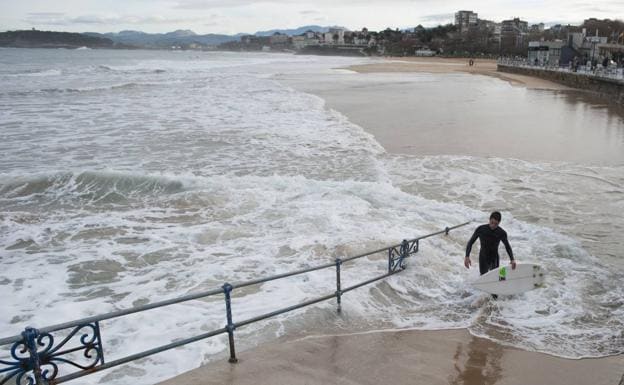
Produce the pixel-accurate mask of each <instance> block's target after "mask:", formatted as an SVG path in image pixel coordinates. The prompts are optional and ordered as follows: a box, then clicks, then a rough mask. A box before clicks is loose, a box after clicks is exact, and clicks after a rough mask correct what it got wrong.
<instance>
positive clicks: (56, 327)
mask: <svg viewBox="0 0 624 385" xmlns="http://www.w3.org/2000/svg"><path fill="white" fill-rule="evenodd" d="M469 223H470V221H469V222H465V223H462V224H459V225H456V226H452V227H447V228H445V229H444V230H441V231H438V232H435V233H431V234H427V235H423V236H420V237H416V238H413V239H409V240H408V242H413V241H417V240H421V239H425V238H429V237H433V236H435V235H440V234H444V233H448V231H450V230H454V229H456V228H459V227H462V226H466V225H467V224H469ZM399 246H401V244H400V243H397V244H395V245H391V246H387V247H384V248H381V249H378V250H374V251H368V252H365V253H362V254H358V255H355V256H353V257H347V258H343V259H342V262H343V263H344V262H348V261H352V260H355V259H359V258H363V257H367V256H369V255H373V254H377V253H380V252H382V251H386V250H388V249H391V248H393V247H399ZM334 266H336V264H335V262H331V263H326V264H323V265H319V266H314V267H309V268H306V269H300V270H295V271H291V272H287V273H283V274H276V275H273V276H270V277H266V278H260V279H256V280H251V281H246V282H240V283H233V284H231V286H232V289H236V288H242V287H246V286H251V285H257V284H260V283H265V282H269V281H274V280H277V279H281V278H287V277H292V276H295V275H299V274H305V273H309V272H312V271H316V270H322V269H327V268H330V267H334ZM217 294H223V289H222V288H218V289H213V290H208V291H204V292H199V293H193V294H188V295H185V296H181V297H176V298H172V299H168V300H163V301H158V302H153V303H149V304H146V305H141V306H136V307H132V308H130V309H124V310H117V311H113V312H109V313H104V314H100V315H97V316H91V317H86V318H82V319H78V320H74V321H69V322H64V323H60V324H56V325H51V326H47V327H44V328H40V329H38V330H39V331H40V332H41V333H50V332H54V331H58V330H62V329H68V328H71V327H75V326H78V325H84V324H88V323H92V322H100V321H105V320H109V319H112V318H118V317H122V316H126V315H129V314H134V313H139V312H142V311H146V310H151V309H155V308H159V307H164V306H169V305H175V304H178V303H182V302H187V301H191V300H194V299H200V298H205V297H210V296H213V295H217ZM21 339H22V336H21V335H20V334H18V335H14V336H11V337H5V338H2V339H0V346H2V345H7V344H10V343H14V342H17V341H19V340H21Z"/></svg>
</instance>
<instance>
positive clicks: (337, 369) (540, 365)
mask: <svg viewBox="0 0 624 385" xmlns="http://www.w3.org/2000/svg"><path fill="white" fill-rule="evenodd" d="M623 365H624V357H623V356H621V355H620V356H615V357H606V358H601V359H582V360H569V359H563V358H557V357H552V356H549V355H545V354H540V353H531V352H526V351H522V350H519V349H514V348H509V347H504V346H501V345H498V344H495V343H493V342H491V341H489V340H486V339H483V338H478V337H474V336H472V335H470V334H469V333H468V332H467V331H466V330H439V331H388V332H374V333H366V334H354V335H341V336H319V337H308V338H304V339H300V340H296V341H288V342H284V341H276V342H274V343H270V344H267V345H264V346H261V347H259V348H256V349H252V350H249V351H246V352H242V353H240V354H239V362H238V363H237V364H230V363H228V361H227V359H225V358H224V359H222V360H221V361H218V362H214V363H212V364H209V365H206V366H203V367H201V368H199V369H196V370H193V371H191V372H188V373H185V374H182V375H180V376H178V377H175V378H173V379H170V380H168V381H165V382H162V383H160V385H225V384H232V385H234V384H236V385H260V384H267V385H269V384H270V385H278V384H279V385H325V384H343V385H377V384H394V385H403V384H405V385H408V384H427V385H443V384H452V385H460V384H463V385H492V384H500V385H525V384H550V385H573V384H578V385H581V384H582V385H585V384H592V385H618V384H622V383H623V382H622V381H624V377H622V373H623V372H624V369H622V367H623Z"/></svg>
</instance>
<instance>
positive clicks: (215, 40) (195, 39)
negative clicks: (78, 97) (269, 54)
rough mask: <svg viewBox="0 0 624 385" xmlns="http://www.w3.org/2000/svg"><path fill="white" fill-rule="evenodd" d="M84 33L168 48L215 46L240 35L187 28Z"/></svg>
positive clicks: (137, 44)
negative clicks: (201, 31)
mask: <svg viewBox="0 0 624 385" xmlns="http://www.w3.org/2000/svg"><path fill="white" fill-rule="evenodd" d="M85 35H89V36H94V37H100V38H106V39H110V40H112V41H113V42H115V43H119V44H128V45H133V46H139V47H146V48H169V47H171V46H174V45H179V46H183V45H189V44H200V45H203V46H216V45H219V44H221V43H225V42H228V41H233V40H238V39H239V38H240V36H241V35H233V36H230V35H218V34H207V35H197V34H196V33H195V32H193V31H189V30H177V31H173V32H168V33H145V32H140V31H121V32H118V33H112V32H109V33H104V34H101V33H95V32H86V33H85Z"/></svg>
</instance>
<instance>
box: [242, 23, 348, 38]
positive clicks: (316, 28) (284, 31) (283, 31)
mask: <svg viewBox="0 0 624 385" xmlns="http://www.w3.org/2000/svg"><path fill="white" fill-rule="evenodd" d="M329 28H334V27H321V26H320V25H306V26H303V27H299V28H295V29H271V30H269V31H258V32H256V33H255V34H254V35H256V36H271V35H273V34H275V32H279V33H281V34H284V35H290V36H295V35H301V34H304V33H306V32H307V31H313V32H327V31H329ZM335 28H341V27H335Z"/></svg>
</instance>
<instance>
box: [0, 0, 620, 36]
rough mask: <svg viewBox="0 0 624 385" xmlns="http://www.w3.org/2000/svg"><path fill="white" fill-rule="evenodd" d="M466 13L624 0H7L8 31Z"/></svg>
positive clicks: (494, 15)
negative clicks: (462, 11)
mask: <svg viewBox="0 0 624 385" xmlns="http://www.w3.org/2000/svg"><path fill="white" fill-rule="evenodd" d="M460 9H469V10H473V11H475V12H477V13H478V14H479V17H480V18H483V19H490V20H495V21H501V20H504V19H509V18H513V17H520V18H522V19H523V20H526V21H528V22H530V23H539V22H543V23H546V24H553V23H565V24H567V23H570V24H579V23H581V22H582V21H583V20H584V19H585V18H588V17H597V18H611V19H615V18H617V19H624V0H595V1H577V0H568V1H560V0H557V1H536V0H503V1H489V0H475V1H470V2H467V1H455V0H449V1H446V0H437V1H436V0H386V1H365V0H309V1H300V0H266V1H248V0H60V1H55V0H17V1H16V0H0V30H2V31H5V30H13V29H25V28H33V27H34V28H37V29H42V30H57V31H71V32H87V31H94V32H118V31H121V30H127V29H132V30H141V31H145V32H169V31H173V30H176V29H191V30H193V31H195V32H196V33H201V34H205V33H225V34H234V33H239V32H245V33H252V32H256V31H259V30H268V29H274V28H295V27H300V26H304V25H309V24H316V25H322V26H330V25H339V26H344V27H347V28H349V29H352V30H355V29H361V28H362V27H367V28H368V29H371V30H381V29H385V28H386V27H391V28H405V27H414V26H416V25H418V24H422V25H424V26H434V25H437V24H440V23H442V24H444V23H448V22H451V21H452V18H453V14H454V12H455V11H457V10H460Z"/></svg>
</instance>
